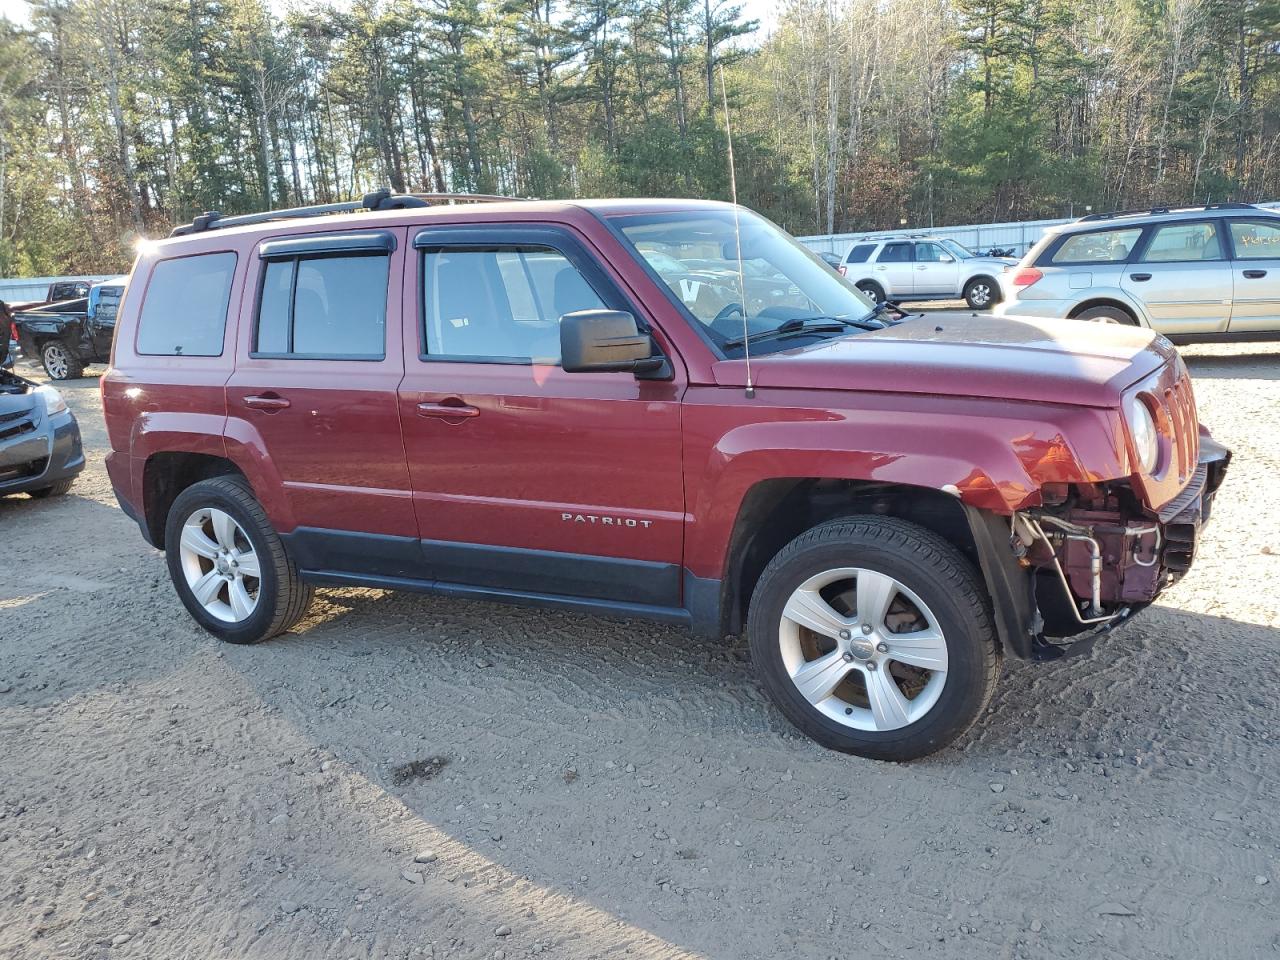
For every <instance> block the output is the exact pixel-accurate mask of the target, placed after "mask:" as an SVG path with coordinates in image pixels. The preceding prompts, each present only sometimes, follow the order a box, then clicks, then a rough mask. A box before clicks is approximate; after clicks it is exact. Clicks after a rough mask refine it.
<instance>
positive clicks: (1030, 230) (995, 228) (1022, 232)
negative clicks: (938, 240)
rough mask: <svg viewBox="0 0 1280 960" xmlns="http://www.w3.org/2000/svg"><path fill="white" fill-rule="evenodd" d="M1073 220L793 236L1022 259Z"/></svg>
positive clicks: (842, 246) (822, 247) (1275, 205)
mask: <svg viewBox="0 0 1280 960" xmlns="http://www.w3.org/2000/svg"><path fill="white" fill-rule="evenodd" d="M1255 206H1259V207H1266V208H1268V209H1271V210H1277V209H1280V201H1275V200H1273V201H1269V202H1267V203H1258V204H1255ZM1073 220H1074V218H1071V217H1063V218H1062V219H1060V220H1020V221H1015V222H1014V223H971V224H965V225H964V226H958V227H934V228H932V229H930V228H928V227H904V228H903V229H901V230H864V231H862V232H861V233H833V234H825V235H823V236H816V237H797V239H798V240H799V241H800V242H801V243H803V244H804V245H805V246H806V247H809V248H810V249H811V250H814V251H816V252H817V253H834V254H836V255H837V256H839V257H843V256H844V255H845V254H846V253H848V252H849V248H850V247H851V246H853V244H854V243H856V242H857V241H859V240H861V239H863V238H864V237H906V236H911V235H912V234H921V233H927V234H928V235H929V236H931V237H950V238H951V239H952V240H955V241H956V242H957V243H962V244H964V245H965V246H966V247H968V248H969V249H970V250H973V251H984V250H989V249H990V248H992V247H1001V248H1004V249H1008V248H1012V249H1013V252H1014V255H1015V256H1019V257H1020V256H1022V255H1023V254H1024V253H1026V252H1027V251H1028V250H1030V249H1031V247H1032V246H1033V245H1034V244H1035V242H1036V241H1037V240H1039V239H1040V237H1041V236H1042V235H1043V234H1044V231H1045V229H1046V228H1048V227H1053V226H1057V225H1058V224H1060V223H1071V222H1073Z"/></svg>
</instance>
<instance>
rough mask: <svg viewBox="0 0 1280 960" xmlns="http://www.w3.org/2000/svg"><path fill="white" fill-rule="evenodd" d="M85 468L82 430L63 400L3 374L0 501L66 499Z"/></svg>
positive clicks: (0, 374) (52, 391) (53, 392)
mask: <svg viewBox="0 0 1280 960" xmlns="http://www.w3.org/2000/svg"><path fill="white" fill-rule="evenodd" d="M83 469H84V450H83V449H82V447H81V442H80V427H79V425H78V424H77V423H76V418H75V416H74V415H73V414H72V413H71V411H70V410H69V409H68V408H67V404H66V401H65V400H63V398H62V395H61V394H60V393H58V391H57V389H55V388H54V387H50V386H41V385H39V384H36V383H33V382H32V381H30V380H27V379H26V378H24V377H20V376H18V375H16V374H14V373H12V372H11V371H9V370H5V369H0V497H4V496H8V495H9V494H13V493H27V494H29V495H31V496H32V497H36V498H44V497H51V496H57V495H60V494H64V493H66V492H67V491H68V490H70V489H71V484H72V481H74V480H75V478H76V475H77V474H79V473H80V471H81V470H83Z"/></svg>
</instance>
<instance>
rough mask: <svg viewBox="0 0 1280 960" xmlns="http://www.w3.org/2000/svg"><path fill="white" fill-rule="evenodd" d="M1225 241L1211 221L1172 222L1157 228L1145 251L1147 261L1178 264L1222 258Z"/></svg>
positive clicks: (1143, 258)
mask: <svg viewBox="0 0 1280 960" xmlns="http://www.w3.org/2000/svg"><path fill="white" fill-rule="evenodd" d="M1221 259H1222V240H1221V239H1220V238H1219V236H1218V227H1217V225H1216V224H1214V223H1211V222H1208V221H1206V222H1202V223H1168V224H1165V225H1164V226H1163V227H1156V230H1155V233H1153V234H1152V235H1151V242H1150V243H1148V244H1147V249H1146V250H1144V251H1143V253H1142V262H1143V263H1177V262H1182V261H1186V260H1221Z"/></svg>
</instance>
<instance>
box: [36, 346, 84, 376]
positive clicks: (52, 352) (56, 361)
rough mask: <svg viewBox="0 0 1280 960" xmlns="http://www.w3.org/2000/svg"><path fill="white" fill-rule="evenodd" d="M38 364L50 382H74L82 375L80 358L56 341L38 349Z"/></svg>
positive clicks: (82, 366) (82, 368)
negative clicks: (41, 366)
mask: <svg viewBox="0 0 1280 960" xmlns="http://www.w3.org/2000/svg"><path fill="white" fill-rule="evenodd" d="M40 363H41V364H42V365H43V366H44V372H45V373H47V374H48V375H49V379H50V380H74V379H76V378H77V377H80V376H83V375H84V364H83V363H82V362H81V361H80V358H79V357H77V356H76V355H75V354H74V353H72V352H71V351H70V350H69V349H67V347H66V345H65V344H63V343H61V342H59V341H57V340H50V341H49V342H48V343H46V344H45V345H44V346H43V347H41V348H40Z"/></svg>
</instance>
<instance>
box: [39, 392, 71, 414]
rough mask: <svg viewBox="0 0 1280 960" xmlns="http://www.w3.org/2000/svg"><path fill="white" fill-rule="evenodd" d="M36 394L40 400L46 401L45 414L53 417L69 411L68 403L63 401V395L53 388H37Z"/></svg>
mask: <svg viewBox="0 0 1280 960" xmlns="http://www.w3.org/2000/svg"><path fill="white" fill-rule="evenodd" d="M36 393H37V394H39V396H40V399H41V400H43V401H44V412H45V414H46V415H48V416H50V417H52V416H53V415H54V414H57V413H65V412H66V410H67V401H65V400H63V399H62V394H60V393H59V392H58V391H57V390H55V389H53V387H36Z"/></svg>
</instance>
